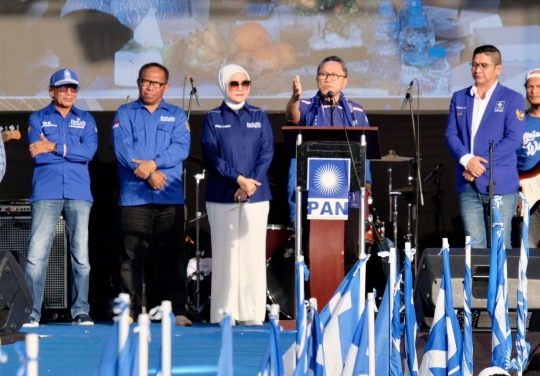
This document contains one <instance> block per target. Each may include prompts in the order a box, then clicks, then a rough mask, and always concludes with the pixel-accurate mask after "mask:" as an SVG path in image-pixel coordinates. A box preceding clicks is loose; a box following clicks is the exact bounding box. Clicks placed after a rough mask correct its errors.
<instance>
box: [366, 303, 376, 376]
mask: <svg viewBox="0 0 540 376" xmlns="http://www.w3.org/2000/svg"><path fill="white" fill-rule="evenodd" d="M367 305H368V306H367V309H368V325H369V330H368V344H369V346H368V349H369V350H368V354H369V376H375V298H374V294H373V293H372V292H370V293H368V299H367Z"/></svg>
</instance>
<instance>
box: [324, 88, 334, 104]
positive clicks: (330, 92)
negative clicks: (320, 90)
mask: <svg viewBox="0 0 540 376" xmlns="http://www.w3.org/2000/svg"><path fill="white" fill-rule="evenodd" d="M326 96H327V97H328V98H329V99H330V100H331V101H332V103H333V102H334V97H335V96H336V93H334V92H333V91H332V90H330V91H329V92H328V93H326Z"/></svg>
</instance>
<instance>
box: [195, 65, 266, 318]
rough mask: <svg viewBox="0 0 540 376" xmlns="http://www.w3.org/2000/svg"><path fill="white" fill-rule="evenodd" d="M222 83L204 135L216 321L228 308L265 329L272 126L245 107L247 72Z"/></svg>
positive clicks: (226, 70)
mask: <svg viewBox="0 0 540 376" xmlns="http://www.w3.org/2000/svg"><path fill="white" fill-rule="evenodd" d="M218 82H219V86H220V88H221V92H222V93H223V98H224V100H223V103H222V104H221V106H219V107H218V108H215V109H213V110H211V111H209V112H208V113H207V114H206V116H205V118H204V125H203V132H202V155H203V159H204V164H205V166H206V168H207V169H208V171H209V177H208V185H207V187H208V188H207V190H206V207H207V210H208V219H209V222H210V230H211V242H212V264H213V270H212V294H211V296H212V305H211V309H210V322H212V323H217V322H220V321H221V319H222V314H221V313H220V312H219V309H221V308H225V309H227V310H229V311H230V313H231V315H232V318H233V319H234V320H236V321H237V323H238V324H240V325H247V326H251V325H262V323H263V321H264V318H265V309H266V252H265V251H266V248H265V241H264V239H266V227H267V223H268V212H269V207H270V206H269V200H271V199H272V195H271V193H270V186H269V183H268V178H267V176H266V173H267V171H268V168H269V167H270V163H271V162H272V157H273V155H274V139H273V134H272V127H271V125H270V122H269V120H268V117H267V115H266V113H265V112H264V111H263V110H261V109H260V108H258V107H254V106H251V105H249V104H248V103H247V101H246V100H247V97H248V95H249V89H250V86H251V81H250V77H249V74H248V72H247V71H246V70H245V69H244V68H242V67H241V66H239V65H234V64H231V65H226V66H224V67H223V68H221V70H220V71H219V74H218ZM261 239H262V240H261Z"/></svg>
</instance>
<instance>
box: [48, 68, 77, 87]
mask: <svg viewBox="0 0 540 376" xmlns="http://www.w3.org/2000/svg"><path fill="white" fill-rule="evenodd" d="M49 85H51V86H61V85H79V79H78V78H77V75H76V74H75V72H73V71H72V70H69V69H61V70H59V71H58V72H55V73H54V74H53V75H52V76H51V82H50V84H49Z"/></svg>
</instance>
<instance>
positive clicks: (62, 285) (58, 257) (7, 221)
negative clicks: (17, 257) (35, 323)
mask: <svg viewBox="0 0 540 376" xmlns="http://www.w3.org/2000/svg"><path fill="white" fill-rule="evenodd" d="M31 221H32V219H31V217H27V216H12V217H7V216H0V249H2V250H10V251H17V252H19V253H22V254H23V255H24V256H26V252H27V251H28V237H29V235H30V223H31ZM65 233H66V222H65V220H64V219H63V217H60V220H59V221H58V225H57V226H56V231H55V234H54V238H53V241H52V244H51V250H50V253H49V263H48V264H47V274H46V277H45V287H44V292H43V307H44V308H45V309H47V310H64V309H69V308H70V305H71V304H70V301H69V300H68V252H67V251H68V248H67V239H66V234H65Z"/></svg>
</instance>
